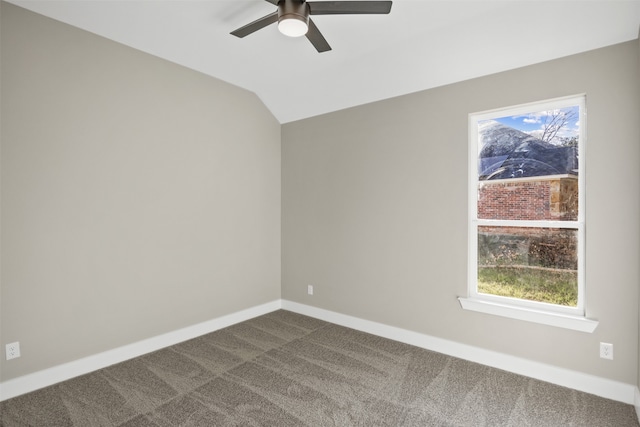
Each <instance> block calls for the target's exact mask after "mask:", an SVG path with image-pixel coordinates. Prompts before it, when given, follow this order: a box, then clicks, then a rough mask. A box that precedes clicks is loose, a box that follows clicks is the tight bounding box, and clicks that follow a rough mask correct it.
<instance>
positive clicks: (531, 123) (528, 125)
mask: <svg viewBox="0 0 640 427" xmlns="http://www.w3.org/2000/svg"><path fill="white" fill-rule="evenodd" d="M553 111H559V112H563V113H564V114H568V113H573V114H574V116H575V118H574V119H573V120H571V121H570V122H569V123H568V125H567V126H566V127H565V128H564V129H563V130H562V131H561V132H560V133H558V136H559V137H572V136H577V135H578V132H579V130H580V123H579V121H578V120H579V117H580V116H579V107H578V106H577V105H576V106H573V107H567V108H561V109H559V110H552V111H540V112H535V113H528V114H523V115H518V116H506V117H498V118H495V119H493V120H495V121H497V122H500V123H502V124H504V125H506V126H509V127H512V128H514V129H518V130H520V131H522V132H526V133H528V134H532V135H534V136H536V133H541V132H542V128H543V126H544V123H545V119H546V117H547V116H548V115H549V114H550V113H552V112H553Z"/></svg>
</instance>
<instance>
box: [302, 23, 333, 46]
mask: <svg viewBox="0 0 640 427" xmlns="http://www.w3.org/2000/svg"><path fill="white" fill-rule="evenodd" d="M306 35H307V39H308V40H309V41H310V42H311V44H312V45H313V47H315V48H316V50H317V51H318V52H320V53H322V52H326V51H328V50H331V46H329V43H327V41H326V40H325V38H324V36H323V35H322V33H321V32H320V30H319V29H318V27H316V24H315V23H314V22H313V21H312V20H311V19H309V31H307V34H306Z"/></svg>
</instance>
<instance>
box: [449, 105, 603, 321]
mask: <svg viewBox="0 0 640 427" xmlns="http://www.w3.org/2000/svg"><path fill="white" fill-rule="evenodd" d="M585 99H586V96H585V95H584V94H582V95H577V96H570V97H564V98H556V99H551V100H547V101H541V102H533V103H528V104H522V105H518V106H512V107H506V108H500V109H496V110H491V111H484V112H479V113H472V114H469V128H468V129H469V159H468V161H469V221H468V233H469V234H468V248H469V251H468V255H469V256H468V262H469V264H468V295H467V297H460V298H459V300H460V304H461V306H462V308H464V309H466V310H473V311H479V312H482V313H488V314H494V315H499V316H504V317H510V318H514V319H519V320H525V321H530V322H535V323H542V324H546V325H551V326H558V327H563V328H568V329H574V330H579V331H584V332H593V331H594V330H595V328H596V327H597V325H598V322H597V321H594V320H590V319H587V318H586V313H585V293H586V292H585V277H584V271H585V250H584V245H585V172H584V171H585V158H586V156H585V145H586V144H585V140H586V115H587V114H586V102H585ZM576 105H577V106H579V121H580V128H579V138H578V153H579V154H578V155H579V162H578V217H577V220H575V221H547V220H495V219H479V218H478V183H479V180H478V163H479V162H478V123H479V122H481V121H484V120H489V119H494V118H500V117H506V116H517V115H522V114H527V113H534V112H539V111H545V110H553V109H559V108H566V107H571V106H576ZM479 226H517V227H536V228H563V229H575V230H577V235H578V237H577V238H578V242H577V256H578V301H577V306H576V307H565V306H560V305H556V304H549V303H543V302H537V301H528V300H522V299H517V298H511V297H503V296H497V295H489V294H483V293H480V292H478V288H477V281H478V274H477V273H478V270H477V268H478V263H477V260H478V227H479Z"/></svg>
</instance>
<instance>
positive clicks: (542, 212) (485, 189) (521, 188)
mask: <svg viewBox="0 0 640 427" xmlns="http://www.w3.org/2000/svg"><path fill="white" fill-rule="evenodd" d="M478 218H481V219H504V220H507V219H516V220H530V221H532V220H533V221H535V220H562V221H575V220H577V218H578V179H577V177H575V176H572V175H554V176H549V177H535V178H533V179H530V178H521V179H511V180H495V181H481V182H480V185H479V188H478Z"/></svg>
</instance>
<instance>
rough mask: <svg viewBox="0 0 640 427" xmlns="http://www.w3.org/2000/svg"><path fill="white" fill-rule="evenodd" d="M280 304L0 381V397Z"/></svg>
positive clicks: (121, 359)
mask: <svg viewBox="0 0 640 427" xmlns="http://www.w3.org/2000/svg"><path fill="white" fill-rule="evenodd" d="M281 306H282V304H281V300H276V301H272V302H269V303H266V304H262V305H258V306H255V307H251V308H248V309H245V310H241V311H238V312H235V313H231V314H229V315H226V316H222V317H218V318H216V319H212V320H208V321H206V322H202V323H198V324H196V325H192V326H188V327H186V328H182V329H179V330H176V331H173V332H168V333H166V334H162V335H158V336H155V337H152V338H148V339H145V340H142V341H138V342H135V343H132V344H128V345H125V346H122V347H118V348H114V349H113V350H108V351H105V352H102V353H98V354H94V355H92V356H88V357H85V358H82V359H78V360H74V361H72V362H69V363H65V364H62V365H58V366H54V367H52V368H48V369H44V370H42V371H38V372H34V373H32V374H28V375H24V376H22V377H18V378H15V379H12V380H8V381H5V382H2V383H0V401H3V400H6V399H10V398H12V397H16V396H19V395H21V394H25V393H29V392H31V391H34V390H38V389H40V388H43V387H47V386H50V385H53V384H56V383H59V382H61V381H66V380H68V379H71V378H75V377H77V376H80V375H84V374H87V373H89V372H93V371H96V370H98V369H102V368H106V367H107V366H111V365H114V364H116V363H120V362H124V361H125V360H129V359H132V358H134V357H138V356H142V355H143V354H147V353H151V352H152V351H156V350H160V349H162V348H165V347H169V346H172V345H174V344H178V343H180V342H183V341H186V340H190V339H192V338H196V337H199V336H201V335H205V334H208V333H210V332H214V331H217V330H219V329H222V328H226V327H227V326H231V325H235V324H236V323H240V322H244V321H245V320H249V319H252V318H254V317H257V316H261V315H263V314H267V313H270V312H272V311H275V310H279V309H280V308H281Z"/></svg>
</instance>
